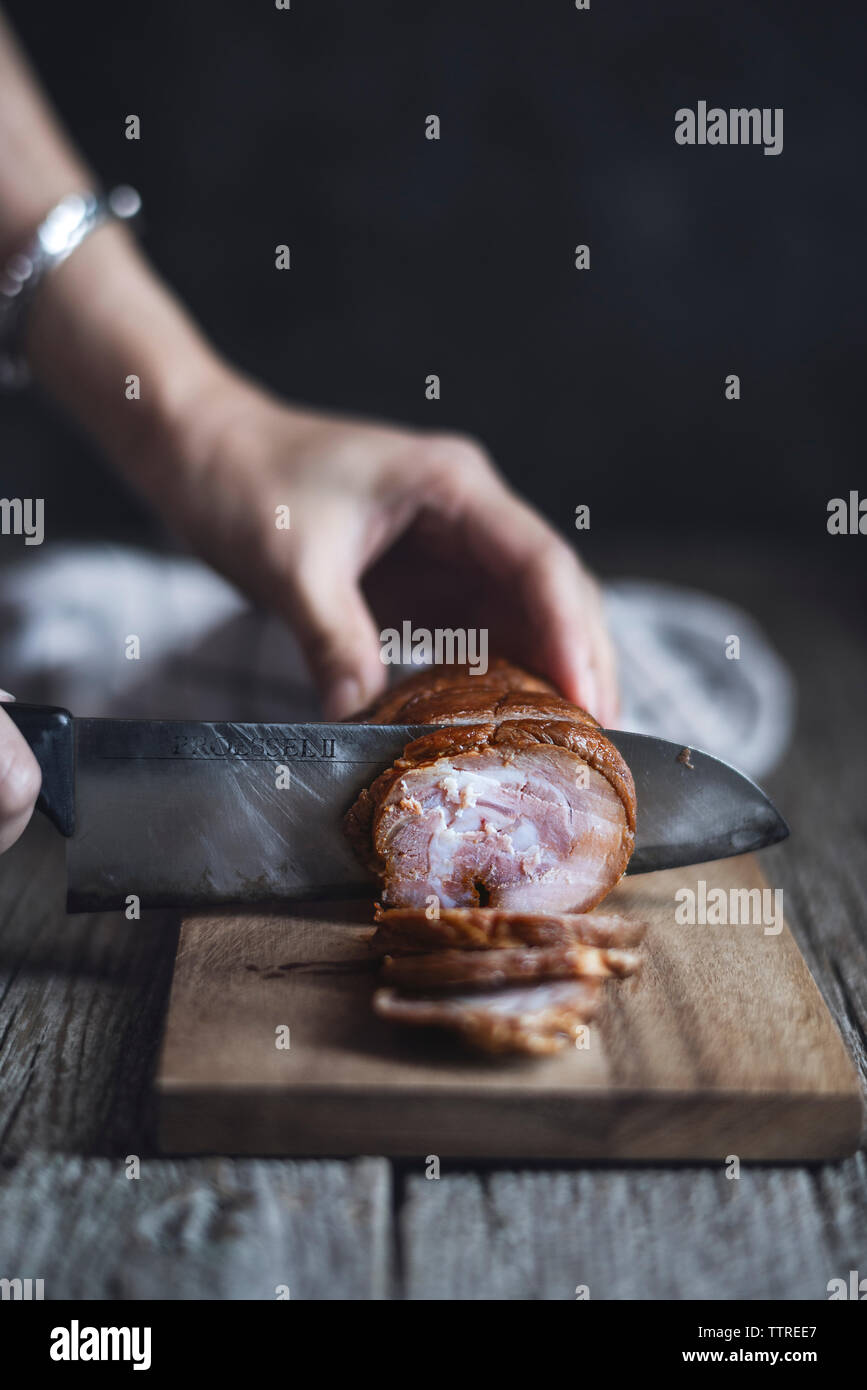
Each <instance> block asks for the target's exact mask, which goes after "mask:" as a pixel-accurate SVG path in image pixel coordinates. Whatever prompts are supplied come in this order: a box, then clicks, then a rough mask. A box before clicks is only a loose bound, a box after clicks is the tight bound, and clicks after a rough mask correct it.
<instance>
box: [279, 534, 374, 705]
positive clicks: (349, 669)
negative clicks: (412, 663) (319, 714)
mask: <svg viewBox="0 0 867 1390" xmlns="http://www.w3.org/2000/svg"><path fill="white" fill-rule="evenodd" d="M330 564H331V565H333V557H331V558H330ZM328 566H329V557H326V556H323V557H322V563H312V562H310V563H308V564H307V565H305V566H302V567H301V568H300V569H299V571H297V572H296V573H295V574H294V575H293V576H292V577H291V578H290V580H289V592H288V594H287V598H286V616H287V618H288V620H289V621H290V622H291V624H292V626H293V627H294V629H295V632H296V634H297V636H298V640H299V642H300V643H301V646H302V649H303V651H304V655H305V657H306V659H307V662H308V665H309V666H310V670H311V672H312V674H313V678H314V680H315V681H316V684H317V686H318V687H319V690H320V692H321V694H322V698H323V701H324V704H325V714H326V717H327V718H328V719H345V718H347V717H348V716H349V715H351V714H355V713H356V711H357V710H359V709H361V708H362V707H363V706H364V705H366V704H368V703H369V701H370V700H372V699H373V698H374V696H375V695H378V694H379V693H380V692H381V691H382V690H383V689H384V687H385V684H386V673H385V667H384V666H383V664H382V662H381V660H380V656H379V653H380V643H379V634H378V631H377V629H376V627H375V626H374V622H373V618H372V616H371V613H370V610H369V609H368V607H367V605H366V603H365V602H364V599H363V597H362V595H361V593H360V591H359V589H358V586H357V584H356V583H355V581H354V580H353V579H352V578H351V577H350V576H348V575H346V576H340V575H337V576H335V574H334V572H333V571H331V572H329V568H328Z"/></svg>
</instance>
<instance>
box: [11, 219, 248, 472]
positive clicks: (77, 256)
mask: <svg viewBox="0 0 867 1390" xmlns="http://www.w3.org/2000/svg"><path fill="white" fill-rule="evenodd" d="M27 355H28V360H29V363H30V366H31V370H32V372H33V375H34V376H35V378H36V379H37V380H38V381H39V382H40V383H41V384H42V385H43V386H45V387H46V388H47V389H48V390H49V391H50V392H51V394H52V395H54V396H56V397H57V398H58V399H59V400H60V401H61V403H62V404H63V405H65V406H66V407H67V409H68V410H69V411H70V412H71V413H72V414H73V415H74V416H75V417H76V418H77V419H78V420H79V421H80V423H81V424H83V425H84V427H85V428H86V429H87V430H88V432H89V433H90V434H92V435H93V436H94V438H95V439H96V440H97V442H98V443H99V444H100V446H101V447H102V448H103V449H104V451H105V452H106V453H107V454H108V455H109V457H110V458H111V459H112V461H113V462H114V463H115V464H116V466H117V467H118V468H119V469H120V471H121V472H123V473H124V474H125V475H126V476H127V477H128V479H129V480H130V481H131V482H132V483H133V485H134V486H136V487H138V488H139V489H140V490H141V491H143V492H144V493H145V494H148V493H149V492H150V491H151V490H152V489H153V488H156V489H157V490H158V489H159V487H160V485H161V482H162V479H161V473H162V472H163V471H164V470H165V469H168V468H169V467H170V461H169V459H168V458H167V457H166V456H165V452H164V446H165V445H166V443H167V442H168V441H169V440H170V439H171V438H172V437H173V435H174V434H175V432H176V430H177V422H178V421H179V420H180V419H181V418H182V417H183V416H184V415H185V413H186V412H187V410H188V402H189V401H190V400H191V399H192V398H193V397H195V396H196V395H197V394H198V393H200V392H202V391H203V390H205V389H206V386H207V385H208V384H209V383H210V382H211V381H212V380H213V379H214V378H216V377H217V376H219V374H220V372H221V371H224V370H225V369H224V368H223V367H222V364H221V363H220V362H219V359H218V358H217V356H216V354H215V353H214V351H213V350H212V349H211V347H210V346H209V344H208V343H207V342H206V340H205V339H204V338H203V337H202V335H201V334H200V333H199V332H198V330H197V329H196V327H195V325H194V324H193V323H192V322H191V320H190V319H189V317H188V315H187V314H186V313H185V311H184V310H183V309H182V307H181V306H180V305H179V304H178V303H177V301H176V300H175V299H174V298H173V296H172V295H171V294H170V293H169V291H168V290H167V289H166V288H165V286H163V285H162V283H161V282H160V281H159V279H158V278H157V277H156V276H155V275H154V274H153V272H152V271H151V270H150V268H149V267H148V266H147V264H146V262H145V261H144V260H143V258H142V256H141V254H140V252H139V250H138V248H137V246H136V244H135V242H134V240H133V239H132V238H131V237H130V235H129V233H128V232H127V231H126V230H125V229H124V228H122V227H119V226H117V225H112V226H105V227H102V228H100V229H99V230H98V231H96V232H94V233H93V235H92V236H91V237H90V238H88V240H87V241H86V242H84V243H83V244H82V245H81V246H80V247H78V248H77V250H76V251H75V252H74V253H73V254H72V255H71V256H70V257H69V259H68V260H67V261H65V262H64V263H63V264H62V265H61V266H59V267H57V269H56V270H54V271H52V272H50V273H49V275H48V276H47V277H46V279H45V281H44V282H43V284H42V285H41V286H40V287H39V290H38V292H37V296H36V299H35V301H34V304H33V308H32V312H31V315H30V321H29V324H28V334H27Z"/></svg>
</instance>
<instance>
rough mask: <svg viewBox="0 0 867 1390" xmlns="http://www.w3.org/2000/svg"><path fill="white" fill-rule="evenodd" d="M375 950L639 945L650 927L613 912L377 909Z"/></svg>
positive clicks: (405, 952)
mask: <svg viewBox="0 0 867 1390" xmlns="http://www.w3.org/2000/svg"><path fill="white" fill-rule="evenodd" d="M376 921H377V923H378V926H377V929H376V931H375V932H374V934H373V936H372V937H371V941H370V945H371V949H372V950H374V951H376V952H377V954H379V955H395V956H398V955H400V956H403V955H412V954H413V953H415V952H426V951H436V950H440V949H445V948H450V949H452V950H460V951H482V950H498V949H501V948H504V947H510V946H572V945H574V944H576V943H583V944H584V945H587V946H613V947H617V948H626V947H630V946H637V945H638V944H639V943H640V942H641V940H642V938H643V937H644V933H645V931H646V930H647V923H646V922H642V921H641V920H640V919H639V918H631V917H621V916H618V915H617V914H614V913H602V912H584V913H565V912H563V913H542V912H503V911H501V910H500V909H499V908H493V907H444V908H441V909H440V911H439V916H437V917H433V918H429V917H428V914H427V909H425V910H422V909H421V908H417V907H392V908H382V907H378V908H377V911H376Z"/></svg>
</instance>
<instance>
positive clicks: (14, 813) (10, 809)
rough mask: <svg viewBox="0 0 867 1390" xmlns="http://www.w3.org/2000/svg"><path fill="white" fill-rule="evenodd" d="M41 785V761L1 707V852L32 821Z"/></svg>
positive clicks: (12, 843)
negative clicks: (38, 761)
mask: <svg viewBox="0 0 867 1390" xmlns="http://www.w3.org/2000/svg"><path fill="white" fill-rule="evenodd" d="M3 694H4V695H5V691H4V692H3ZM6 698H7V699H8V698H9V697H8V696H7V697H6ZM41 785H42V773H41V772H40V770H39V764H38V763H37V761H36V759H35V758H34V756H33V754H32V753H31V751H30V749H29V747H28V745H27V743H26V742H25V740H24V739H23V738H22V736H21V734H20V733H19V732H18V730H17V729H16V727H15V725H14V724H13V723H12V720H11V719H10V718H9V716H8V715H7V714H6V713H5V712H4V711H3V710H0V854H2V853H4V852H5V851H6V850H7V849H9V847H10V845H14V843H15V841H16V840H17V839H18V836H19V835H20V834H21V832H22V831H23V829H24V827H25V826H26V825H27V822H28V821H29V820H30V817H31V816H32V814H33V808H34V806H35V805H36V798H37V797H38V795H39V788H40V787H41Z"/></svg>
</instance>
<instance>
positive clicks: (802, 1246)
mask: <svg viewBox="0 0 867 1390" xmlns="http://www.w3.org/2000/svg"><path fill="white" fill-rule="evenodd" d="M835 543H836V544H837V546H838V551H837V554H838V555H839V556H841V557H842V559H843V560H844V561H845V564H846V567H845V568H844V570H843V571H842V572H841V573H840V575H839V576H836V577H835V573H834V568H832V566H831V565H830V563H829V562H830V560H833V559H835V552H834V550H833V547H834V544H835ZM847 545H849V546H850V549H851V547H852V546H857V545H858V538H845V537H841V538H835V539H834V540H832V541H831V542H830V551H829V549H828V547H827V546H826V547H825V548H824V550H823V551H822V552H821V554H820V557H819V561H818V563H819V569H818V571H817V569H816V568H815V564H811V562H810V561H809V560H807V559H805V560H804V562H803V564H801V565H800V566H799V567H795V568H793V569H792V570H791V571H790V572H787V573H786V580H785V585H783V584H782V583H781V582H779V581H778V576H779V574H780V570H779V568H778V567H777V566H776V565H774V564H771V565H769V564H768V563H767V558H766V557H763V556H762V554H761V553H760V552H761V550H763V549H764V546H762V547H757V550H756V552H750V553H745V555H743V556H740V557H738V558H735V557H732V555H731V553H730V552H725V553H721V554H720V555H719V556H718V557H717V558H716V560H715V561H714V557H713V556H709V555H708V553H706V552H704V553H703V554H702V558H701V568H697V563H698V562H697V559H696V557H695V556H694V555H690V554H689V553H688V552H686V551H684V552H683V553H682V554H681V555H680V556H679V557H675V559H674V560H673V559H672V557H671V555H670V554H668V555H666V556H665V563H664V566H663V560H662V556H661V553H660V552H657V555H658V557H659V558H658V560H657V562H656V565H655V568H656V571H657V573H664V574H665V576H666V577H671V578H687V577H688V578H690V579H692V582H695V575H696V574H701V575H702V583H703V586H704V587H706V588H708V589H710V590H716V591H717V592H720V591H723V590H725V591H727V592H728V593H730V594H732V596H736V597H739V598H740V599H741V600H742V601H744V602H748V604H749V606H750V607H751V608H752V610H753V611H754V612H756V613H757V615H758V616H759V617H760V619H762V620H763V621H764V622H765V625H766V627H767V628H768V630H769V632H771V633H772V634H773V637H774V639H775V641H776V643H777V645H778V646H779V647H780V648H781V650H782V652H783V654H784V655H785V656H786V657H787V659H788V660H789V661H790V663H791V664H792V666H793V667H794V669H795V671H796V674H797V675H798V679H799V682H800V695H801V707H800V715H799V727H798V735H797V741H796V746H795V749H794V751H793V753H792V754H790V756H789V757H788V759H787V761H786V764H785V767H784V768H783V769H781V771H780V772H779V774H778V775H777V776H776V777H775V778H774V779H773V780H772V782H771V784H770V790H771V791H772V792H773V793H774V794H775V796H776V797H777V799H778V801H779V804H780V806H781V807H782V809H783V810H784V812H785V814H786V816H787V817H788V819H789V821H790V824H791V826H792V831H793V837H792V840H791V841H790V842H789V843H788V844H787V845H783V846H779V847H777V848H775V849H773V850H771V851H769V852H768V853H767V856H766V857H765V860H764V862H765V866H766V868H767V871H768V873H769V876H770V877H771V879H772V881H773V882H774V883H775V884H779V885H781V886H782V887H783V888H784V890H785V894H786V904H787V915H788V916H789V918H790V920H791V922H792V926H793V929H794V931H795V933H796V935H797V937H798V940H799V942H800V945H801V948H802V950H803V951H804V954H805V956H806V958H807V961H808V963H809V965H810V967H811V969H812V970H813V973H814V975H815V977H816V979H817V980H818V982H819V984H820V986H821V988H822V990H823V992H824V994H825V997H826V999H827V1000H828V1003H829V1005H830V1007H831V1010H832V1012H833V1014H834V1016H835V1017H836V1019H837V1021H838V1023H839V1026H840V1029H841V1031H842V1033H843V1036H844V1038H845V1040H846V1042H847V1044H848V1046H849V1047H850V1049H851V1051H852V1054H853V1056H854V1057H855V1059H856V1061H857V1064H858V1066H859V1068H860V1071H861V1075H862V1077H867V1050H865V1036H867V946H865V930H864V924H865V921H867V851H865V834H864V810H863V808H864V804H865V768H867V734H865V728H867V721H865V717H864V695H865V689H867V656H865V652H864V650H863V648H861V647H859V646H858V645H857V639H856V637H855V636H853V633H855V632H856V631H857V624H858V621H859V615H858V608H857V602H858V595H857V593H855V592H853V586H852V582H851V570H850V569H849V566H851V559H852V557H851V555H844V554H843V550H844V547H846V546H847ZM714 564H716V567H717V568H716V572H714ZM631 568H632V570H633V572H638V571H639V568H640V569H641V570H643V572H645V573H650V572H652V571H653V569H654V557H653V555H646V556H644V557H642V559H641V564H640V566H639V563H637V562H636V561H635V556H634V553H633V564H632V566H631ZM678 571H680V573H679V572H678ZM738 586H739V587H740V592H738ZM176 934H177V927H176V925H175V924H174V922H173V921H172V920H171V919H170V918H169V917H161V916H157V915H149V916H146V918H145V919H144V920H142V921H141V922H138V923H129V922H126V921H124V920H119V915H118V914H104V915H99V916H97V915H94V916H88V917H72V918H67V917H66V916H65V915H64V912H63V860H62V848H61V845H60V843H59V842H58V840H57V839H56V838H55V837H54V836H53V834H52V833H50V832H49V831H48V830H47V828H46V827H45V826H44V825H43V824H40V823H34V824H33V825H32V826H31V827H30V829H29V831H28V832H27V835H26V836H25V837H24V839H23V840H22V841H21V842H20V843H19V845H18V846H16V848H15V849H14V850H13V851H12V852H11V853H10V854H9V855H8V856H6V857H5V858H4V859H3V860H2V861H0V1277H7V1278H12V1277H16V1276H20V1277H23V1278H27V1277H31V1278H43V1279H44V1280H45V1294H46V1297H48V1298H52V1297H71V1298H79V1297H84V1298H105V1297H133V1298H147V1297H168V1298H206V1299H207V1298H233V1299H234V1298H239V1299H271V1298H274V1296H275V1289H276V1288H277V1286H278V1285H288V1286H289V1287H290V1289H291V1296H292V1297H293V1298H301V1299H310V1298H321V1299H348V1298H360V1299H366V1298H410V1299H448V1298H454V1299H476V1298H480V1299H490V1298H506V1299H528V1298H542V1299H560V1298H562V1299H572V1298H574V1297H575V1288H576V1285H579V1284H586V1285H588V1286H589V1288H590V1296H591V1298H656V1299H665V1298H707V1299H720V1298H722V1299H727V1298H755V1299H770V1298H808V1299H824V1298H825V1297H826V1296H827V1294H826V1285H827V1282H828V1280H829V1279H831V1278H833V1277H836V1276H842V1277H847V1274H848V1271H849V1270H850V1269H858V1270H860V1273H861V1276H862V1277H864V1276H867V1162H865V1155H864V1153H863V1152H860V1153H859V1154H857V1155H856V1156H855V1157H854V1158H852V1159H850V1160H848V1161H846V1162H844V1163H840V1164H834V1165H827V1166H819V1167H800V1166H789V1167H767V1166H758V1167H748V1166H746V1165H745V1166H744V1168H743V1169H742V1172H741V1177H740V1179H739V1180H737V1181H733V1180H729V1179H727V1178H726V1176H725V1172H724V1169H723V1167H722V1165H720V1166H718V1167H710V1166H703V1167H693V1166H680V1167H677V1166H653V1167H645V1166H642V1167H631V1168H629V1167H611V1166H603V1165H598V1166H588V1165H581V1166H580V1167H579V1166H575V1167H572V1168H566V1167H563V1166H562V1165H557V1166H552V1165H547V1166H545V1165H539V1166H536V1167H533V1168H521V1170H520V1171H515V1170H513V1169H510V1168H506V1167H503V1166H496V1167H495V1166H490V1165H488V1166H485V1165H474V1166H472V1167H468V1166H466V1165H461V1166H460V1167H457V1166H455V1165H448V1164H446V1165H444V1167H443V1172H442V1176H441V1177H440V1179H439V1180H437V1181H433V1180H428V1179H426V1177H425V1175H424V1169H423V1165H422V1163H421V1161H419V1162H407V1163H400V1164H394V1163H390V1162H389V1161H387V1160H386V1159H383V1158H377V1157H369V1158H359V1159H356V1160H352V1161H346V1160H339V1161H338V1160H329V1159H322V1160H315V1161H303V1162H294V1161H288V1160H286V1161H283V1160H278V1159H270V1160H261V1161H258V1160H251V1159H244V1160H229V1159H223V1158H215V1159H210V1160H201V1159H189V1160H182V1161H176V1160H169V1159H165V1158H161V1157H159V1156H157V1155H156V1154H155V1150H154V1146H153V1142H152V1128H151V1117H150V1116H149V1114H148V1105H149V1095H150V1081H151V1075H152V1071H153V1067H154V1063H155V1057H156V1050H157V1047H158V1044H159V1038H160V1030H161V1024H162V1018H163V1014H164V1010H165V1005H166V999H167V993H168V988H169V983H170V979H171V970H172V962H173V957H174V950H175V942H176ZM133 1155H135V1156H138V1158H139V1159H140V1176H139V1177H138V1178H130V1177H128V1176H127V1172H128V1171H132V1169H133V1167H134V1165H132V1164H131V1163H130V1161H129V1159H130V1157H131V1156H133Z"/></svg>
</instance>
